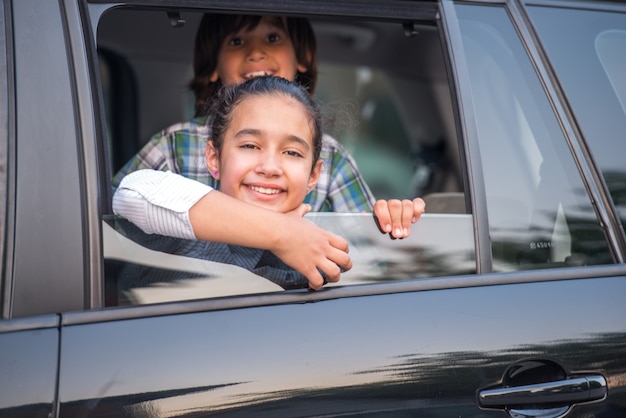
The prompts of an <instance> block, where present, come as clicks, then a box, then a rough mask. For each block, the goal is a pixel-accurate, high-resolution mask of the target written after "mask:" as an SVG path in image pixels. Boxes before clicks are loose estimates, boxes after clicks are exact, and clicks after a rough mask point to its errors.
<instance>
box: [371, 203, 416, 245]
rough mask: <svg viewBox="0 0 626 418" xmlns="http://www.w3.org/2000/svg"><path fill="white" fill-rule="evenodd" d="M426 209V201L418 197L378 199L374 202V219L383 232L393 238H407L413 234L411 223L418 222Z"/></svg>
mask: <svg viewBox="0 0 626 418" xmlns="http://www.w3.org/2000/svg"><path fill="white" fill-rule="evenodd" d="M425 209H426V203H424V201H423V200H422V199H421V198H419V197H416V198H415V199H413V200H412V201H411V200H409V199H404V200H398V199H390V200H377V201H376V203H375V204H374V220H375V221H376V225H378V229H380V232H382V233H383V234H389V236H390V237H391V239H396V238H406V237H408V236H409V235H410V234H411V224H414V223H415V222H417V220H418V219H419V218H420V216H422V213H424V210H425Z"/></svg>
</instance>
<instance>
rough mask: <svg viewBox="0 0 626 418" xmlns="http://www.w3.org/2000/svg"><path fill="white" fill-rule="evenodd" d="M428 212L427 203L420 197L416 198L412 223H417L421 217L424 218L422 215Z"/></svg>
mask: <svg viewBox="0 0 626 418" xmlns="http://www.w3.org/2000/svg"><path fill="white" fill-rule="evenodd" d="M425 211H426V202H424V199H422V198H420V197H416V198H415V199H413V220H412V222H413V223H415V222H417V220H418V219H419V218H420V216H422V214H423V213H424V212H425Z"/></svg>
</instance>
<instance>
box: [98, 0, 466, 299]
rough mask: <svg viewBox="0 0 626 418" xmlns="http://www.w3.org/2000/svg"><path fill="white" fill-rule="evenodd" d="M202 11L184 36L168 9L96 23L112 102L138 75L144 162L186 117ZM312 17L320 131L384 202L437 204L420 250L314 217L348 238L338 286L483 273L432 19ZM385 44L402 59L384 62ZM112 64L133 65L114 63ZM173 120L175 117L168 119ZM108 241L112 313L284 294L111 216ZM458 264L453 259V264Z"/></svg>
mask: <svg viewBox="0 0 626 418" xmlns="http://www.w3.org/2000/svg"><path fill="white" fill-rule="evenodd" d="M202 12H203V11H202V10H198V11H185V12H181V15H180V20H182V21H184V22H185V24H184V25H183V26H182V27H177V28H174V27H171V26H170V24H169V21H168V19H167V18H166V14H165V12H164V11H162V10H148V9H144V10H138V9H125V8H116V9H114V10H111V11H107V12H105V13H104V14H103V15H102V18H101V19H100V22H99V23H98V29H97V43H98V49H99V51H100V52H103V51H106V56H105V55H104V54H101V59H102V62H103V63H104V64H106V68H105V69H106V71H104V72H103V73H102V75H101V76H102V77H104V78H103V85H104V86H105V87H106V95H107V100H106V102H107V103H113V102H112V100H113V98H115V97H118V98H123V97H124V96H123V95H119V94H117V92H118V91H120V90H124V87H123V85H121V84H119V83H118V82H117V80H123V79H128V78H129V77H128V76H127V77H120V76H119V75H117V74H116V73H117V72H119V71H128V72H132V77H133V78H134V79H135V80H136V83H137V90H136V91H137V97H136V106H137V107H138V109H137V110H136V114H137V115H139V116H138V117H139V120H140V124H139V125H140V126H138V132H139V134H138V136H139V138H137V141H139V142H140V144H137V148H136V151H138V149H139V147H140V146H141V145H142V144H143V143H145V141H147V140H148V138H149V137H150V136H151V135H153V134H155V133H156V132H157V131H158V130H160V129H163V128H165V127H167V126H168V125H171V124H173V123H176V122H181V121H184V120H187V119H189V118H190V117H191V115H190V109H192V108H193V100H192V99H193V98H192V96H190V94H189V91H188V88H187V87H186V86H187V84H188V82H189V81H190V79H191V74H192V70H191V62H192V52H193V40H194V36H195V31H196V28H197V25H198V24H199V21H200V17H201V15H202ZM433 16H434V15H433ZM310 20H311V23H312V26H313V29H314V31H315V34H316V38H317V44H318V60H319V79H318V86H317V89H316V99H317V100H318V102H319V103H320V104H321V106H322V110H323V113H324V119H325V123H326V124H325V130H326V131H327V132H328V133H330V134H331V135H332V136H333V137H334V138H336V139H337V140H338V141H339V142H341V143H342V144H343V145H344V147H345V148H346V149H347V151H348V152H349V153H350V154H351V155H352V156H353V157H354V159H355V160H356V163H357V165H358V167H359V169H360V171H361V173H362V175H363V177H364V178H365V180H366V182H367V183H368V185H369V186H370V187H371V189H372V192H373V193H374V195H375V196H376V197H377V198H392V197H393V198H413V197H416V196H425V198H426V200H427V205H428V207H429V213H428V215H427V216H425V217H424V218H423V219H422V220H420V222H419V225H418V226H416V227H415V228H416V229H415V230H414V231H413V236H412V239H410V240H402V241H400V240H391V239H389V237H388V236H386V235H382V234H381V233H380V232H378V231H377V230H376V229H375V223H374V221H373V218H372V215H371V214H355V215H354V216H348V215H345V214H337V215H332V214H324V215H314V214H310V215H307V216H308V218H309V219H310V220H311V221H313V222H316V223H318V224H320V225H323V227H324V228H327V229H329V230H331V231H333V232H335V233H337V234H339V235H342V236H344V237H346V238H347V239H348V241H349V244H350V254H351V256H352V258H353V262H354V267H353V269H352V270H351V271H350V272H348V273H345V274H343V275H342V280H341V282H340V285H345V284H362V283H373V282H385V281H390V280H406V279H410V278H420V277H433V276H442V275H459V274H472V273H475V272H476V261H475V252H474V236H473V222H472V216H471V215H470V214H468V213H466V212H467V210H466V207H465V194H464V190H463V179H462V175H461V172H462V170H461V164H460V158H459V153H458V145H457V137H456V127H455V123H454V118H453V107H452V101H451V93H450V88H449V85H448V79H447V72H446V69H445V64H444V56H443V49H442V43H441V39H440V34H439V30H438V29H437V26H436V22H435V21H434V20H433V21H432V22H428V23H427V24H424V25H423V26H419V28H416V29H415V33H413V34H411V36H407V33H406V30H405V29H406V28H405V27H403V23H404V22H403V21H395V22H389V21H374V20H359V21H354V20H346V21H342V20H340V19H337V18H336V17H333V18H324V17H321V16H317V17H310ZM137 21H142V22H150V23H149V24H146V26H144V27H145V28H146V30H145V31H142V34H141V36H125V35H124V34H125V33H127V32H128V33H134V31H135V26H136V22H137ZM152 32H154V33H152ZM168 45H169V46H168ZM171 45H174V47H173V48H172V46H171ZM390 45H391V46H393V48H398V49H400V50H406V51H407V54H403V55H402V54H400V55H399V54H390V53H389V52H390ZM113 54H115V56H117V57H119V58H120V59H123V61H124V62H125V63H127V66H126V67H123V66H117V65H116V66H113V65H110V62H111V61H110V58H109V57H110V56H112V55H113ZM103 58H106V60H105V59H103ZM116 103H117V102H116ZM120 109H121V108H120V107H119V104H118V105H116V106H107V112H108V113H115V112H118V113H119V112H120V111H121V110H120ZM166 111H167V116H160V115H164V114H165V113H166ZM119 120H120V118H119V117H116V116H115V115H110V114H108V115H107V123H108V129H109V136H110V137H111V149H112V155H117V153H116V149H119V148H120V147H122V146H125V145H127V144H121V143H120V142H122V141H121V140H120V138H119V137H117V136H115V135H112V132H116V129H118V128H117V127H116V126H115V125H116V124H117V123H118V122H117V121H119ZM123 142H127V141H126V140H124V141H123ZM136 151H135V152H136ZM103 230H104V244H103V245H104V256H105V276H106V279H105V280H106V283H107V287H106V289H105V294H106V304H107V305H108V306H115V305H127V304H142V303H153V302H159V301H165V300H182V299H195V298H203V297H209V296H224V295H231V294H244V293H259V292H270V291H277V290H282V289H283V287H280V286H276V284H275V283H274V282H272V281H270V280H267V276H264V272H259V271H257V270H255V269H252V272H251V271H250V270H244V269H242V268H241V267H237V266H233V265H228V263H225V262H224V260H223V259H220V258H211V257H209V256H207V254H208V252H207V251H206V244H204V243H203V244H197V243H191V242H186V241H183V240H175V239H169V238H166V237H158V236H150V235H146V234H143V233H142V232H141V231H139V230H138V229H137V228H136V227H134V226H133V225H131V224H130V223H128V222H127V221H125V220H123V219H121V218H119V217H116V216H112V215H107V216H105V217H104V219H103ZM190 248H192V250H191V252H192V253H193V254H196V256H192V258H193V259H190V258H189V257H183V256H181V254H187V255H189V250H190ZM186 252H187V253H186ZM164 254H167V255H164ZM452 259H454V260H456V261H455V262H454V263H450V262H449V261H450V260H452ZM253 273H254V274H253ZM259 276H261V277H265V278H264V279H261V280H259Z"/></svg>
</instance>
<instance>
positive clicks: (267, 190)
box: [250, 186, 280, 194]
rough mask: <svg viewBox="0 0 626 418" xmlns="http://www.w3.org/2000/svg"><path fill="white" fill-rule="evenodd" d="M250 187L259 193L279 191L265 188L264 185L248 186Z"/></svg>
mask: <svg viewBox="0 0 626 418" xmlns="http://www.w3.org/2000/svg"><path fill="white" fill-rule="evenodd" d="M250 188H251V189H252V190H254V191H255V192H259V193H263V194H278V193H280V190H278V189H267V188H265V187H257V186H250Z"/></svg>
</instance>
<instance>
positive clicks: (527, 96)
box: [456, 5, 614, 271]
mask: <svg viewBox="0 0 626 418" xmlns="http://www.w3.org/2000/svg"><path fill="white" fill-rule="evenodd" d="M456 11H457V15H458V18H459V26H460V30H461V34H462V37H463V46H464V49H465V55H466V59H467V65H468V69H469V77H470V83H471V92H472V93H471V94H472V97H471V99H472V107H473V111H474V114H475V122H476V126H477V131H478V143H479V148H480V158H481V161H482V168H483V176H484V182H485V191H486V197H487V209H488V217H489V232H490V236H491V249H492V254H493V268H494V270H495V271H509V270H521V269H527V268H537V267H558V266H563V265H581V264H604V263H611V262H612V257H611V254H610V252H609V247H608V245H607V242H606V238H605V235H604V233H603V230H602V227H601V224H600V222H599V221H598V219H597V217H596V214H595V211H594V209H593V206H592V204H591V201H590V199H589V196H588V195H587V192H586V189H585V185H584V183H583V181H582V179H581V176H580V174H579V172H578V170H577V167H576V164H575V162H574V160H573V158H572V155H571V153H570V150H569V147H568V144H567V142H566V138H565V136H564V134H563V132H562V130H561V128H560V124H559V122H558V120H557V118H556V116H555V113H554V112H553V110H552V108H551V106H550V102H549V100H548V98H547V96H546V93H545V91H544V90H543V88H542V84H541V82H540V80H539V78H538V76H537V74H536V72H535V70H534V67H533V65H532V63H531V62H530V59H529V57H528V55H527V53H526V51H525V49H524V46H523V45H522V43H521V41H520V39H519V37H518V34H517V32H516V30H515V28H514V27H513V25H512V22H511V20H510V18H509V17H508V14H507V12H506V10H505V9H504V8H503V7H495V6H487V7H476V6H467V5H458V6H457V7H456ZM612 149H614V148H612Z"/></svg>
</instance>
